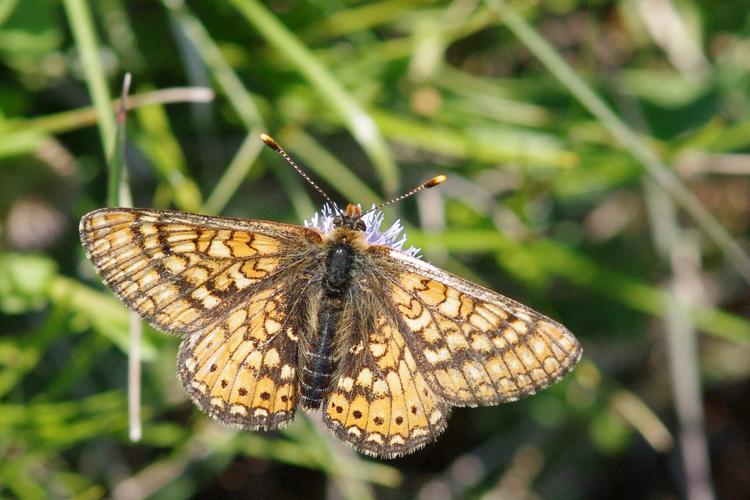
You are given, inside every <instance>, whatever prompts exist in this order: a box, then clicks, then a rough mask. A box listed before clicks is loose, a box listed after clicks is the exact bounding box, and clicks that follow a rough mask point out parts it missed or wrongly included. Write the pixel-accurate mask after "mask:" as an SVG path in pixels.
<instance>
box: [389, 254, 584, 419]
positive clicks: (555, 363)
mask: <svg viewBox="0 0 750 500" xmlns="http://www.w3.org/2000/svg"><path fill="white" fill-rule="evenodd" d="M433 269H434V268H433ZM439 272H441V273H443V272H442V271H439ZM444 274H445V277H443V279H436V278H435V277H434V276H423V275H420V274H417V273H416V272H405V273H402V274H401V275H400V276H399V278H398V280H393V281H392V284H391V297H392V299H393V301H394V303H395V304H396V307H397V308H398V311H399V313H400V315H401V319H402V321H403V325H404V328H405V329H406V330H407V331H409V332H410V333H411V335H407V336H406V339H407V342H408V344H409V347H410V348H411V350H412V351H413V352H414V355H415V357H416V358H417V359H418V360H420V367H421V368H423V370H425V371H429V372H431V373H432V374H434V380H435V381H436V383H437V388H438V389H439V392H440V393H441V394H442V395H443V396H444V397H445V398H446V400H447V401H448V402H450V403H451V404H453V405H460V406H476V405H480V404H482V405H486V404H497V403H501V402H506V401H514V400H516V399H519V398H521V397H523V396H526V395H530V394H534V393H535V392H537V391H539V390H541V389H543V388H544V387H547V386H548V385H550V384H552V383H554V382H556V381H557V380H559V379H560V378H561V377H562V376H564V375H565V374H566V373H568V372H569V371H570V370H571V369H572V367H573V366H574V365H575V364H576V363H577V362H578V359H579V358H580V354H581V349H580V345H579V344H578V342H577V341H576V339H575V337H573V335H572V334H571V333H570V332H569V331H568V330H567V329H565V328H564V327H563V326H561V325H559V324H558V323H555V322H554V321H552V320H551V319H549V318H547V317H545V316H542V315H541V314H539V313H537V312H534V311H532V310H530V309H528V308H526V307H524V306H522V305H521V304H518V303H517V302H515V301H512V300H510V299H507V298H506V297H503V296H501V295H499V294H496V293H494V292H491V291H489V290H486V289H484V288H481V287H479V286H476V285H473V284H471V283H468V282H466V281H463V280H460V282H459V283H458V284H457V286H451V285H449V284H447V283H451V282H452V281H453V282H455V281H456V278H454V277H453V276H452V275H450V274H448V273H444ZM459 286H460V287H461V288H463V290H460V289H459ZM472 292H474V293H472Z"/></svg>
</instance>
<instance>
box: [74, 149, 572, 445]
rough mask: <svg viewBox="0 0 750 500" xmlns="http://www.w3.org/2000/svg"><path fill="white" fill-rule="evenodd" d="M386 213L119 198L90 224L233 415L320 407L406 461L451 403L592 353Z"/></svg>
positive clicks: (501, 397) (287, 416) (133, 297)
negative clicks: (239, 214)
mask: <svg viewBox="0 0 750 500" xmlns="http://www.w3.org/2000/svg"><path fill="white" fill-rule="evenodd" d="M262 139H263V140H264V142H266V144H268V145H269V146H271V147H272V148H273V149H275V150H276V151H278V152H279V153H281V154H282V155H283V156H284V157H285V158H286V159H287V161H289V162H290V164H292V166H293V167H294V168H295V169H297V170H298V171H299V168H298V167H297V166H296V164H294V162H293V161H292V160H291V159H290V158H289V156H288V155H287V154H286V153H285V152H284V151H283V150H282V149H281V147H280V146H279V145H278V144H276V142H275V141H273V139H271V138H270V137H268V136H266V135H263V136H262ZM303 175H304V173H303ZM305 178H306V179H308V180H309V178H308V177H307V176H305ZM444 179H445V177H443V176H439V177H436V178H433V179H431V180H429V181H427V182H426V183H424V184H422V185H421V186H419V187H417V188H416V189H414V190H412V191H411V192H409V193H407V195H409V194H413V193H414V192H417V191H419V190H421V189H424V188H426V187H432V186H435V185H437V184H439V183H441V182H442V181H443V180H444ZM310 182H311V183H312V184H313V186H314V187H316V189H318V190H319V191H320V188H318V187H317V186H316V185H315V184H314V183H313V182H312V181H310ZM323 195H324V196H325V194H324V193H323ZM405 196H406V195H405ZM405 196H401V197H399V198H397V199H402V198H403V197H405ZM325 197H326V199H327V200H329V202H330V199H329V198H328V197H327V196H325ZM382 221H383V214H382V212H380V211H379V210H371V211H368V212H366V213H364V214H363V213H362V211H361V210H360V208H359V207H358V206H355V205H348V206H347V207H346V209H345V210H343V211H341V210H339V209H338V208H337V207H336V206H335V205H334V204H332V203H329V204H327V205H325V206H324V208H323V210H322V212H321V213H320V214H316V215H315V216H314V217H313V218H312V220H310V221H308V222H306V224H305V226H297V225H290V224H283V223H279V222H265V221H258V220H246V219H233V218H225V217H208V216H203V215H196V214H189V213H181V212H175V211H166V210H149V209H129V208H105V209H101V210H95V211H93V212H91V213H89V214H87V215H85V216H84V217H83V218H82V219H81V224H80V233H81V241H82V242H83V246H84V248H85V250H86V255H87V256H88V257H89V259H90V260H91V261H92V262H93V263H94V266H95V267H96V269H97V271H98V272H99V274H100V275H101V276H102V278H103V279H104V282H105V283H106V284H107V285H108V286H109V287H110V288H111V289H112V290H113V291H114V292H115V293H116V294H117V296H118V297H120V299H121V300H122V301H123V302H124V303H125V304H127V305H128V307H130V308H131V309H133V310H134V311H136V312H138V313H139V314H140V315H142V316H143V317H144V318H146V320H148V321H149V323H151V324H152V325H153V326H154V327H155V328H157V329H160V330H164V331H167V332H172V333H176V334H179V335H182V337H183V339H182V343H181V344H180V350H179V359H178V373H179V377H180V378H181V380H182V383H183V384H184V386H185V389H186V390H187V393H188V394H189V395H190V397H191V398H192V400H193V401H194V402H195V403H196V404H197V405H198V406H199V407H200V408H201V409H202V410H203V411H205V412H206V413H208V414H209V415H210V416H211V417H212V418H214V419H216V420H218V421H219V422H222V423H224V424H229V425H232V426H237V427H241V428H245V429H263V430H271V429H277V428H279V427H281V426H283V425H285V424H287V423H288V422H290V421H291V420H292V419H293V418H294V415H295V412H296V410H297V407H298V406H300V405H301V406H302V408H304V409H306V410H308V411H312V410H317V409H322V412H323V420H324V422H325V423H326V425H327V426H328V427H330V429H331V430H332V431H333V432H334V433H335V434H336V435H337V436H338V437H339V438H341V439H342V440H344V441H345V442H347V443H349V444H350V445H352V446H353V447H354V448H355V449H357V450H358V451H360V452H363V453H367V454H370V455H375V456H378V457H384V458H392V457H397V456H400V455H403V454H406V453H410V452H412V451H414V450H416V449H418V448H420V447H422V446H424V445H425V444H427V443H429V442H430V441H432V440H434V439H435V437H436V436H437V435H438V434H440V432H441V431H442V430H443V429H444V428H445V426H446V421H447V418H448V414H449V412H450V409H451V407H453V406H477V405H494V404H498V403H505V402H508V401H515V400H517V399H519V398H521V397H524V396H528V395H531V394H534V393H535V392H537V391H539V390H541V389H543V388H545V387H547V386H548V385H550V384H552V383H554V382H556V381H557V380H559V379H560V378H561V377H563V376H564V375H565V374H567V373H568V372H569V371H570V370H571V369H572V368H573V366H574V365H575V364H576V363H577V362H578V360H579V359H580V356H581V347H580V345H579V343H578V341H577V340H576V339H575V337H574V336H573V335H572V334H571V333H570V332H569V331H568V330H567V329H566V328H565V327H563V326H562V325H560V324H559V323H557V322H555V321H553V320H551V319H549V318H547V317H546V316H543V315H542V314H540V313H538V312H536V311H533V310H531V309H529V308H528V307H526V306H524V305H522V304H520V303H518V302H516V301H514V300H511V299H509V298H507V297H504V296H502V295H500V294H498V293H496V292H493V291H491V290H488V289H486V288H484V287H481V286H479V285H476V284H473V283H471V282H469V281H466V280H464V279H462V278H460V277H457V276H454V275H452V274H450V273H448V272H446V271H443V270H441V269H438V268H436V267H434V266H432V265H430V264H428V263H427V262H425V261H423V260H421V259H420V258H418V257H417V256H416V254H417V252H418V250H417V249H414V248H409V249H407V250H404V249H403V248H402V247H403V244H404V241H405V238H404V237H403V236H401V232H402V227H401V226H400V224H399V223H398V221H397V222H396V223H395V224H393V225H392V226H391V227H390V228H388V229H386V230H385V231H381V230H380V227H381V223H382Z"/></svg>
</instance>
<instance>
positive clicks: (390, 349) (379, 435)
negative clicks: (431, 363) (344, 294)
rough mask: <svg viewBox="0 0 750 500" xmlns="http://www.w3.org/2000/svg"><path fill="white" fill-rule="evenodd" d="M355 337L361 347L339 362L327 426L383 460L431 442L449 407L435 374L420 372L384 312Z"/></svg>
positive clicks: (327, 406)
mask: <svg viewBox="0 0 750 500" xmlns="http://www.w3.org/2000/svg"><path fill="white" fill-rule="evenodd" d="M372 283H373V284H374V282H372ZM368 312H369V311H368ZM368 323H370V322H369V321H363V322H361V323H360V325H366V324H368ZM351 333H352V334H353V335H352V336H353V338H358V339H360V342H359V343H356V344H355V345H354V346H353V347H352V349H351V350H350V352H349V353H347V355H346V356H344V357H343V358H342V359H341V361H340V363H341V366H340V367H339V370H338V371H337V374H338V377H337V378H336V379H334V380H333V381H332V384H331V392H330V393H329V395H328V397H327V399H326V400H325V401H324V403H323V421H324V422H325V423H326V425H327V426H328V427H329V428H330V429H331V430H332V431H333V432H334V433H335V434H336V436H338V438H339V439H341V440H343V441H345V442H347V443H349V444H350V445H351V446H352V447H354V448H355V449H356V450H357V451H359V452H362V453H366V454H368V455H373V456H377V457H383V458H394V457H398V456H401V455H405V454H407V453H411V452H413V451H414V450H417V449H419V448H421V447H423V446H424V445H426V444H427V443H429V442H431V441H433V440H434V439H435V438H436V437H437V436H438V435H439V434H440V433H441V432H442V431H443V430H444V429H445V426H446V423H447V417H448V414H449V413H450V407H449V406H448V405H447V404H446V403H445V401H443V398H442V397H441V396H440V395H438V394H436V393H435V391H434V390H433V389H432V388H431V387H430V386H431V385H433V384H434V383H433V384H430V383H429V382H428V380H427V379H428V378H429V377H430V376H431V374H430V373H425V372H422V371H420V370H419V368H418V366H417V363H416V361H415V359H414V357H413V356H412V354H411V352H410V351H409V349H408V348H407V346H406V343H405V341H404V337H403V336H402V335H401V332H400V331H399V329H398V325H397V321H396V318H395V316H393V315H392V314H389V313H387V312H386V310H385V309H381V310H380V313H379V314H377V315H376V316H375V318H374V321H373V322H372V326H371V327H370V328H369V329H367V328H366V329H365V330H363V331H361V332H351Z"/></svg>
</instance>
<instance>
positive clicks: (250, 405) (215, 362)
mask: <svg viewBox="0 0 750 500" xmlns="http://www.w3.org/2000/svg"><path fill="white" fill-rule="evenodd" d="M284 285H285V284H284V282H277V283H276V284H275V285H274V286H271V287H268V288H265V289H263V290H259V291H257V292H256V293H254V294H253V295H252V296H251V297H250V298H249V299H248V300H247V301H245V302H243V303H242V305H241V306H240V307H237V308H236V309H235V310H234V311H233V312H232V314H230V315H229V316H228V317H227V318H226V319H224V320H223V321H220V322H218V323H217V324H215V325H211V326H209V327H207V328H204V329H203V330H201V331H200V332H196V333H193V334H191V335H189V336H187V337H186V338H185V339H183V341H182V343H181V344H180V354H179V358H178V363H177V364H178V373H179V375H180V378H181V379H182V382H183V385H184V386H185V388H186V390H187V392H188V394H189V395H190V398H191V399H192V400H193V401H195V403H196V404H197V405H198V407H200V408H201V409H202V410H203V411H205V412H206V413H208V414H209V415H211V417H213V418H214V419H216V420H218V421H220V422H222V423H225V424H229V425H234V426H238V427H243V428H251V429H257V428H261V429H274V428H277V427H278V426H279V425H281V424H284V423H286V422H288V421H289V420H291V419H292V418H293V417H294V411H295V408H296V406H297V401H298V398H299V384H298V382H297V375H296V372H297V362H296V360H297V339H298V338H299V337H298V335H297V331H296V328H295V326H294V324H293V322H292V321H291V320H290V318H291V316H292V315H293V314H295V308H294V306H293V304H289V300H290V298H289V294H288V293H286V292H287V290H285V286H284Z"/></svg>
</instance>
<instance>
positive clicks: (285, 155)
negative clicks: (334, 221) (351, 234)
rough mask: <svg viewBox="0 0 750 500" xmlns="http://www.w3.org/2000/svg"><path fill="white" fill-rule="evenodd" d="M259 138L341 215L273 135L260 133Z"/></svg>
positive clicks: (337, 208) (331, 201)
mask: <svg viewBox="0 0 750 500" xmlns="http://www.w3.org/2000/svg"><path fill="white" fill-rule="evenodd" d="M260 139H261V140H262V141H263V142H264V143H266V146H268V147H269V148H271V149H273V150H274V151H276V152H277V153H279V154H280V155H281V156H282V158H284V159H285V160H286V162H287V163H288V164H289V165H291V166H292V168H293V169H294V170H296V171H297V173H298V174H299V175H301V176H302V178H303V179H305V180H306V181H307V182H309V183H310V185H311V186H312V187H314V188H315V190H316V191H317V192H318V193H320V195H321V196H322V197H323V198H324V199H325V200H326V201H327V202H328V203H329V204H330V205H331V206H332V207H333V208H334V210H336V212H338V213H339V215H341V210H339V207H337V206H336V204H335V203H334V202H333V200H331V198H330V197H329V196H328V195H327V194H326V192H325V191H323V189H322V188H321V187H320V186H318V185H317V184H315V182H314V181H313V180H312V179H311V178H310V176H309V175H307V174H306V173H305V171H304V170H302V168H300V166H299V165H297V163H296V162H295V161H294V160H292V157H291V156H289V154H288V153H287V152H286V151H284V148H282V147H281V146H279V143H278V142H276V141H275V140H273V137H271V136H270V135H268V134H260Z"/></svg>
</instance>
